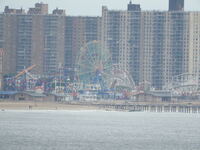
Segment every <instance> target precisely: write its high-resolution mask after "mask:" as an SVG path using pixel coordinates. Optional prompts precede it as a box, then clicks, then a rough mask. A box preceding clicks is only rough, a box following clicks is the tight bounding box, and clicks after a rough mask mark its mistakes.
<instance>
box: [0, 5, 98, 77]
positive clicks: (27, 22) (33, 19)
mask: <svg viewBox="0 0 200 150" xmlns="http://www.w3.org/2000/svg"><path fill="white" fill-rule="evenodd" d="M17 10H18V9H17ZM20 10H21V9H20ZM0 25H1V26H0V48H4V49H5V51H6V54H5V56H4V58H5V59H4V60H5V62H4V67H3V69H4V74H10V73H16V72H20V71H21V70H23V69H25V68H28V67H29V66H31V65H36V67H35V68H34V69H33V72H34V73H36V74H44V75H55V73H56V72H58V70H59V69H58V68H59V66H61V65H62V66H65V68H66V70H68V71H71V72H73V71H74V67H75V65H74V64H75V60H76V55H77V53H78V52H79V50H80V48H81V47H83V46H84V45H85V44H86V43H87V42H90V41H94V40H97V41H99V40H100V34H101V17H71V16H66V15H65V10H61V9H58V8H56V9H55V10H53V12H52V14H48V5H47V4H43V3H37V4H36V5H35V8H30V9H29V11H28V12H27V13H26V12H25V10H21V11H16V10H15V9H10V8H8V7H6V8H5V12H4V13H3V14H0Z"/></svg>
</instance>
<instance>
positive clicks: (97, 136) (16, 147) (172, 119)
mask: <svg viewBox="0 0 200 150" xmlns="http://www.w3.org/2000/svg"><path fill="white" fill-rule="evenodd" d="M199 149H200V115H199V114H184V113H183V114H181V113H143V112H106V111H1V112H0V150H199Z"/></svg>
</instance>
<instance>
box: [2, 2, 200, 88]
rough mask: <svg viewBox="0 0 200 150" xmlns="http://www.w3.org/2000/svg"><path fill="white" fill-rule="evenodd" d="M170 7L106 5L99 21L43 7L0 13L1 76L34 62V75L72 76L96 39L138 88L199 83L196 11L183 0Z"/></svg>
mask: <svg viewBox="0 0 200 150" xmlns="http://www.w3.org/2000/svg"><path fill="white" fill-rule="evenodd" d="M169 5H170V9H169V10H170V11H142V10H141V8H140V5H138V4H133V3H132V2H131V1H130V3H129V4H128V8H127V10H109V9H108V8H107V7H105V6H104V7H103V8H102V17H73V16H66V15H65V11H64V10H60V9H58V8H57V9H55V10H53V13H52V14H48V5H46V4H43V3H38V4H37V5H35V9H29V11H28V13H26V12H25V11H24V10H22V9H10V8H9V7H6V8H5V12H4V13H3V14H0V48H3V49H4V51H5V54H4V56H3V57H4V59H3V72H4V73H5V74H8V73H16V72H19V71H21V70H23V69H25V68H27V67H29V66H31V65H33V64H36V67H35V68H34V70H33V71H35V73H38V74H46V75H51V74H55V73H56V72H57V71H58V68H59V66H60V65H61V64H62V65H63V66H64V67H65V69H66V71H67V72H66V73H67V74H68V75H70V77H72V78H73V75H74V70H75V62H76V56H77V54H78V53H79V51H80V49H81V47H83V46H84V45H85V44H86V43H88V42H90V41H94V40H97V41H101V43H102V46H104V47H106V48H108V49H109V50H110V52H111V56H112V60H113V63H114V64H117V65H119V66H120V68H122V69H123V70H125V71H128V72H130V74H131V75H132V77H133V80H134V81H135V83H136V85H139V83H141V82H148V83H149V84H150V85H151V86H152V87H154V88H156V89H162V88H163V86H165V85H166V84H168V83H169V82H171V80H172V78H173V77H174V76H177V75H181V74H184V73H190V74H196V75H198V76H199V79H200V67H199V66H200V37H199V35H200V12H185V11H183V7H184V0H180V1H179V0H170V4H169ZM172 7H173V8H172ZM199 81H200V80H199ZM199 83H200V82H199Z"/></svg>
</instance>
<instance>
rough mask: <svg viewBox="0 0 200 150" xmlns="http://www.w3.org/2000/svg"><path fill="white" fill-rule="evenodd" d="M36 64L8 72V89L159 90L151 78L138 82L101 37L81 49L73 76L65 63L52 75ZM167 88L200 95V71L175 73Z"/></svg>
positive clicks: (62, 91) (74, 92)
mask: <svg viewBox="0 0 200 150" xmlns="http://www.w3.org/2000/svg"><path fill="white" fill-rule="evenodd" d="M2 56H3V55H1V58H2ZM1 60H2V59H1ZM35 67H36V65H32V66H30V67H28V68H26V69H24V70H22V71H21V72H19V73H17V74H16V75H7V76H5V77H4V90H8V91H9V90H10V91H34V92H45V93H55V94H64V95H67V94H68V95H69V94H71V95H72V96H75V97H76V96H77V95H78V94H82V93H88V92H89V93H93V94H94V93H95V94H105V95H113V97H115V96H116V95H121V97H131V96H133V95H135V94H138V93H145V92H152V91H153V92H155V90H153V88H152V87H151V83H150V82H148V81H144V82H142V83H140V84H139V85H135V83H134V80H133V79H132V77H131V75H130V74H129V72H127V71H126V70H124V69H123V68H120V66H119V65H118V64H114V63H113V61H112V56H111V53H110V51H109V50H108V49H107V48H106V47H103V46H102V45H101V44H100V42H98V41H92V42H89V43H87V44H86V45H84V46H83V47H82V48H81V49H80V51H79V52H78V54H77V56H76V63H75V67H74V69H73V72H74V76H73V79H72V78H70V76H69V74H66V69H68V68H64V67H63V66H62V65H59V66H58V71H57V72H56V73H54V74H51V75H38V74H36V73H35V72H34V74H33V73H32V72H31V71H32V70H33V69H34V68H35ZM163 91H168V92H170V93H171V96H172V97H173V96H193V95H198V94H199V80H198V75H197V74H189V73H185V74H181V75H177V76H173V78H172V79H171V81H170V82H169V83H167V84H166V85H165V86H164V87H163Z"/></svg>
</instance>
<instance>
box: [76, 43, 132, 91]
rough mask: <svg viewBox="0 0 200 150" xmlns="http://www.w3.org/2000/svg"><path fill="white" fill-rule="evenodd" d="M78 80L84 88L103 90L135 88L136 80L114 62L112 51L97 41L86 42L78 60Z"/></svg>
mask: <svg viewBox="0 0 200 150" xmlns="http://www.w3.org/2000/svg"><path fill="white" fill-rule="evenodd" d="M76 77H77V81H78V82H79V83H80V84H81V85H82V87H80V88H82V89H87V90H92V89H93V90H101V91H110V90H115V91H124V90H126V91H127V90H129V91H131V90H133V89H134V86H135V84H134V82H133V80H132V78H131V76H130V75H129V73H128V72H126V71H125V70H123V69H122V68H120V67H119V66H118V65H117V64H113V63H112V58H111V54H110V51H109V50H108V49H106V48H105V47H102V46H101V44H100V43H99V42H97V41H93V42H90V43H88V44H86V45H85V46H84V47H83V48H82V49H81V50H80V52H79V55H78V57H77V61H76Z"/></svg>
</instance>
